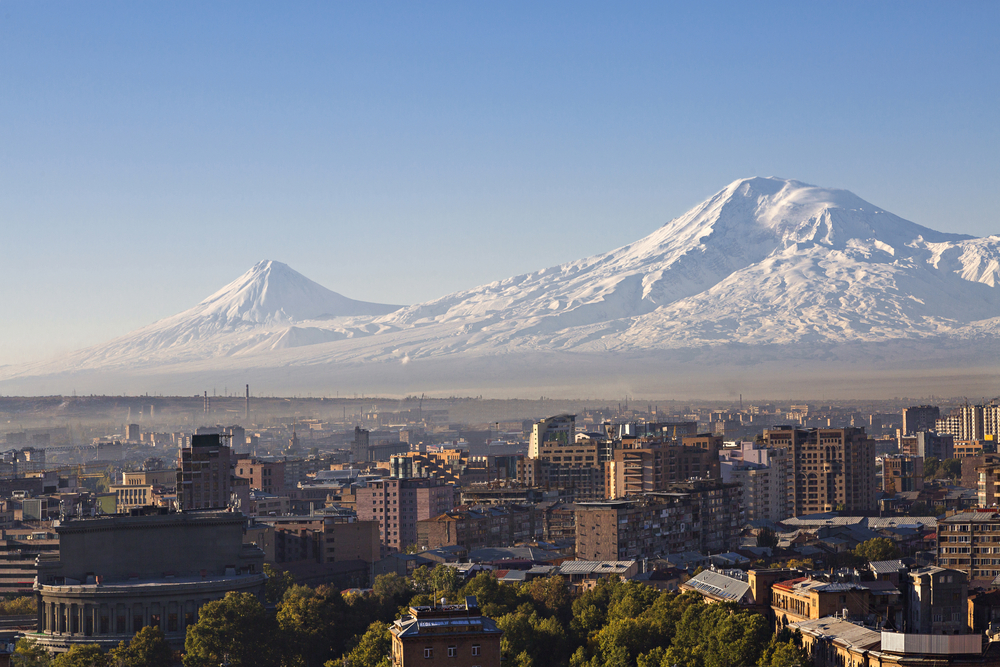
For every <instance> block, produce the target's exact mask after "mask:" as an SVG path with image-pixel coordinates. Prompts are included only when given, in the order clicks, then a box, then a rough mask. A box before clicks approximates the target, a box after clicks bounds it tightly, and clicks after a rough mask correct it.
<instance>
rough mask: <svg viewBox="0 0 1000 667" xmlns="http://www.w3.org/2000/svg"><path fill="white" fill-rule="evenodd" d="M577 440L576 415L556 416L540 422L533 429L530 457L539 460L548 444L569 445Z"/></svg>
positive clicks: (529, 446) (529, 450)
mask: <svg viewBox="0 0 1000 667" xmlns="http://www.w3.org/2000/svg"><path fill="white" fill-rule="evenodd" d="M575 440H576V415H556V416H555V417H548V418H546V419H542V420H539V421H537V422H535V424H534V425H533V426H532V427H531V439H530V440H529V442H528V456H529V457H530V458H533V459H537V458H539V457H540V455H541V448H542V445H543V444H544V443H546V442H552V443H557V444H568V443H571V442H574V441H575Z"/></svg>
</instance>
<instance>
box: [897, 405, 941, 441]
mask: <svg viewBox="0 0 1000 667" xmlns="http://www.w3.org/2000/svg"><path fill="white" fill-rule="evenodd" d="M940 418H941V409H940V408H938V407H937V406H936V405H916V406H914V407H911V408H903V435H913V434H914V433H919V432H920V431H933V430H934V429H935V428H936V422H937V420H938V419H940Z"/></svg>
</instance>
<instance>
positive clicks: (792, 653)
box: [757, 637, 811, 667]
mask: <svg viewBox="0 0 1000 667" xmlns="http://www.w3.org/2000/svg"><path fill="white" fill-rule="evenodd" d="M810 664H811V661H810V660H809V655H808V654H807V653H806V652H805V651H804V650H803V649H802V647H800V646H796V645H795V642H793V641H791V640H789V641H780V640H779V639H778V637H772V638H771V641H770V643H768V645H767V648H765V649H764V652H763V653H761V656H760V660H758V661H757V667H807V665H810Z"/></svg>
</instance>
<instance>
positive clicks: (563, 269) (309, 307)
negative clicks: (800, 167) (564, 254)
mask: <svg viewBox="0 0 1000 667" xmlns="http://www.w3.org/2000/svg"><path fill="white" fill-rule="evenodd" d="M265 273H266V279H265V278H262V275H263V274H265ZM272 278H273V284H272ZM998 283H1000V237H997V236H990V237H983V238H975V237H972V236H968V235H964V234H950V233H943V232H938V231H935V230H933V229H931V228H929V227H924V226H922V225H918V224H916V223H913V222H910V221H907V220H904V219H903V218H900V217H898V216H896V215H894V214H892V213H890V212H888V211H885V210H884V209H881V208H879V207H877V206H875V205H873V204H870V203H869V202H867V201H865V200H863V199H861V198H860V197H858V196H856V195H854V194H853V193H851V192H848V191H846V190H836V189H827V188H820V187H817V186H813V185H809V184H805V183H801V182H799V181H794V180H787V179H778V178H773V177H755V178H749V179H740V180H737V181H734V182H733V183H731V184H729V185H728V186H727V187H725V188H723V189H722V190H720V191H719V192H717V193H716V194H715V195H713V196H712V197H710V198H708V199H706V200H705V201H703V202H701V203H700V204H698V205H696V206H695V207H693V208H692V209H690V210H689V211H687V212H686V213H684V214H683V215H681V216H678V217H676V218H674V219H672V220H670V221H668V222H667V223H665V224H664V225H662V226H660V227H658V228H657V229H656V230H654V231H653V232H652V233H650V234H649V235H647V236H646V237H644V238H642V239H638V240H637V241H635V242H633V243H630V244H627V245H625V246H622V247H620V248H617V249H614V250H611V251H609V252H606V253H601V254H598V255H594V256H591V257H587V258H583V259H579V260H575V261H572V262H566V263H564V264H561V265H558V266H554V267H548V268H544V269H540V270H538V271H534V272H531V273H526V274H522V275H519V276H513V277H510V278H507V279H505V280H501V281H495V282H493V283H489V284H487V285H480V286H478V287H474V288H470V289H467V290H462V291H459V292H455V293H453V294H448V295H445V296H442V297H440V298H438V299H434V300H431V301H428V302H424V303H420V304H414V305H411V306H403V307H395V306H388V305H383V304H366V303H364V302H357V301H353V300H350V299H347V298H346V297H343V296H341V295H339V294H337V293H335V292H331V291H329V290H326V288H323V287H321V286H319V285H317V284H316V283H313V282H312V281H310V280H309V279H307V278H305V277H304V276H301V274H298V273H296V272H294V271H293V270H292V269H290V268H289V267H287V266H286V265H284V264H280V263H278V262H267V261H265V262H261V263H258V264H257V265H255V267H254V268H252V269H251V270H250V271H248V272H247V273H245V274H244V275H243V276H241V277H240V278H238V279H237V280H235V281H233V282H232V283H230V284H229V285H227V286H226V287H224V288H222V289H221V290H219V291H217V292H216V293H214V294H213V295H212V296H210V297H208V298H207V299H205V300H204V301H202V302H201V303H200V304H198V305H197V306H195V307H194V308H192V309H189V310H187V311H184V312H183V313H179V314H178V315H175V316H173V317H171V318H166V319H165V320H161V321H160V322H158V323H154V324H153V325H149V326H148V327H144V328H142V329H139V330H137V331H135V332H133V333H131V334H128V335H126V336H123V337H120V338H119V339H116V340H115V341H111V342H109V343H108V344H106V345H103V346H95V347H93V348H89V349H88V350H83V351H79V352H77V353H73V354H72V355H69V356H68V357H64V358H62V359H61V360H53V361H51V362H45V363H41V364H35V365H32V366H30V367H20V368H17V369H11V368H8V369H0V383H3V382H4V381H5V380H4V378H6V379H7V380H12V379H15V378H27V377H31V376H33V375H53V376H54V375H59V374H61V373H63V374H64V373H67V372H82V371H88V370H99V369H105V370H108V371H111V370H115V369H117V371H125V370H128V371H129V372H134V373H139V372H143V371H144V370H145V371H147V372H150V373H161V372H167V371H164V370H163V369H166V368H169V369H170V370H169V372H170V373H187V372H190V373H195V374H196V375H197V374H198V373H202V374H203V373H212V372H227V373H229V372H237V371H238V370H240V369H241V368H252V369H254V372H263V371H264V369H272V370H273V369H297V372H299V373H301V372H302V369H305V368H311V367H315V368H317V369H321V368H330V369H337V370H338V371H339V370H341V369H345V368H347V367H349V366H352V365H353V366H358V365H365V364H369V365H370V364H394V363H395V364H402V365H404V366H406V368H407V369H408V370H407V371H406V373H407V374H409V375H410V376H412V377H413V378H414V379H416V378H418V377H419V373H418V372H417V371H415V370H413V369H415V368H416V369H419V368H426V367H427V363H426V362H429V361H430V360H435V359H437V360H441V361H442V363H444V361H443V360H452V359H454V360H457V361H460V360H463V359H464V360H466V361H469V360H471V359H474V358H483V359H485V358H491V359H495V360H496V363H507V364H508V365H511V364H513V360H515V359H516V358H527V356H529V355H530V356H532V358H534V357H535V356H537V355H543V356H544V355H546V354H553V353H555V352H565V353H574V354H580V355H591V356H590V357H588V358H591V357H592V361H589V362H588V363H593V364H595V365H601V364H604V363H608V364H610V365H611V367H614V362H615V361H616V360H618V361H622V362H624V361H625V360H627V359H628V358H640V357H641V358H646V356H647V355H653V358H655V357H656V355H657V354H659V355H661V356H662V357H663V358H667V357H671V358H673V357H675V356H676V355H674V354H673V353H672V352H671V354H669V355H668V354H667V352H668V351H678V350H680V351H683V350H692V351H694V350H701V351H702V352H698V353H697V355H695V354H694V353H692V354H691V355H689V356H697V357H698V358H701V359H710V358H711V355H710V354H709V353H708V352H704V351H706V350H711V349H720V350H721V349H732V350H736V351H737V352H738V353H739V354H742V355H744V356H745V357H746V358H747V359H749V360H751V361H752V360H753V359H754V358H763V357H761V355H760V353H757V352H753V349H758V350H761V351H763V349H764V346H768V349H771V348H773V349H775V350H778V349H781V350H786V353H787V355H789V358H800V359H815V358H817V355H818V354H821V353H820V352H819V351H820V350H823V349H827V348H830V346H834V347H837V348H838V349H839V348H840V347H842V346H844V345H848V346H850V345H858V346H860V347H859V348H858V349H859V350H860V349H861V348H864V349H869V348H870V347H871V346H872V345H875V346H876V347H878V346H884V345H889V344H892V345H901V346H903V348H901V349H905V346H907V345H912V344H915V343H918V342H921V341H922V342H923V343H928V342H929V341H936V342H934V343H931V347H930V348H926V349H930V350H933V349H934V348H935V346H937V347H939V348H942V349H943V348H948V349H949V350H950V352H949V354H952V353H954V354H953V356H954V355H958V356H962V355H964V354H965V352H963V351H962V350H964V348H963V346H965V347H970V346H975V345H979V344H981V343H982V341H984V340H990V341H993V340H995V339H996V338H997V333H998V323H1000V288H998ZM331 295H332V296H331ZM734 346H735V347H734ZM866 346H867V347H866ZM925 347H926V346H925ZM831 349H832V348H831ZM872 349H874V348H872ZM706 354H707V355H709V356H707V357H706V356H705V355H706ZM865 354H869V355H870V352H865V353H864V354H862V353H861V352H859V353H858V359H859V360H860V361H858V363H859V364H862V365H864V363H865V362H864V360H863V359H864V355H865ZM924 354H926V352H924ZM970 354H971V352H970ZM595 355H596V356H595ZM765 356H767V357H768V358H781V356H782V354H781V353H774V354H773V355H772V353H770V352H769V353H768V354H767V355H765ZM605 357H607V358H605ZM683 357H684V355H683V354H681V357H679V358H683ZM847 357H851V355H850V354H847ZM889 357H893V353H886V358H889ZM956 358H957V357H956ZM963 358H964V357H963ZM704 363H708V362H704ZM725 363H726V362H725V360H720V361H719V363H718V364H717V365H718V366H719V369H717V370H718V371H719V372H724V366H725ZM445 365H449V367H450V365H453V364H451V362H450V361H449V362H447V364H445ZM459 365H461V364H459ZM709 365H710V364H709ZM706 367H707V366H706ZM268 372H271V371H268ZM273 372H274V373H278V372H279V370H273ZM280 372H285V371H280ZM287 372H288V373H292V371H291V370H287ZM713 372H714V371H713ZM463 380H464V378H463Z"/></svg>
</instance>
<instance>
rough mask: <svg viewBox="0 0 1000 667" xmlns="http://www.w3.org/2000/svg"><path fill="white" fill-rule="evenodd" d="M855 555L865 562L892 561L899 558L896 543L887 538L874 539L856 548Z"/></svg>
mask: <svg viewBox="0 0 1000 667" xmlns="http://www.w3.org/2000/svg"><path fill="white" fill-rule="evenodd" d="M854 555H855V556H857V557H858V558H861V559H863V560H865V561H868V562H871V561H879V560H892V559H893V558H899V556H900V551H899V547H898V546H896V543H895V542H893V541H892V540H890V539H889V538H887V537H873V538H871V539H870V540H865V541H864V542H862V543H861V544H859V545H858V546H856V547H854Z"/></svg>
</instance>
